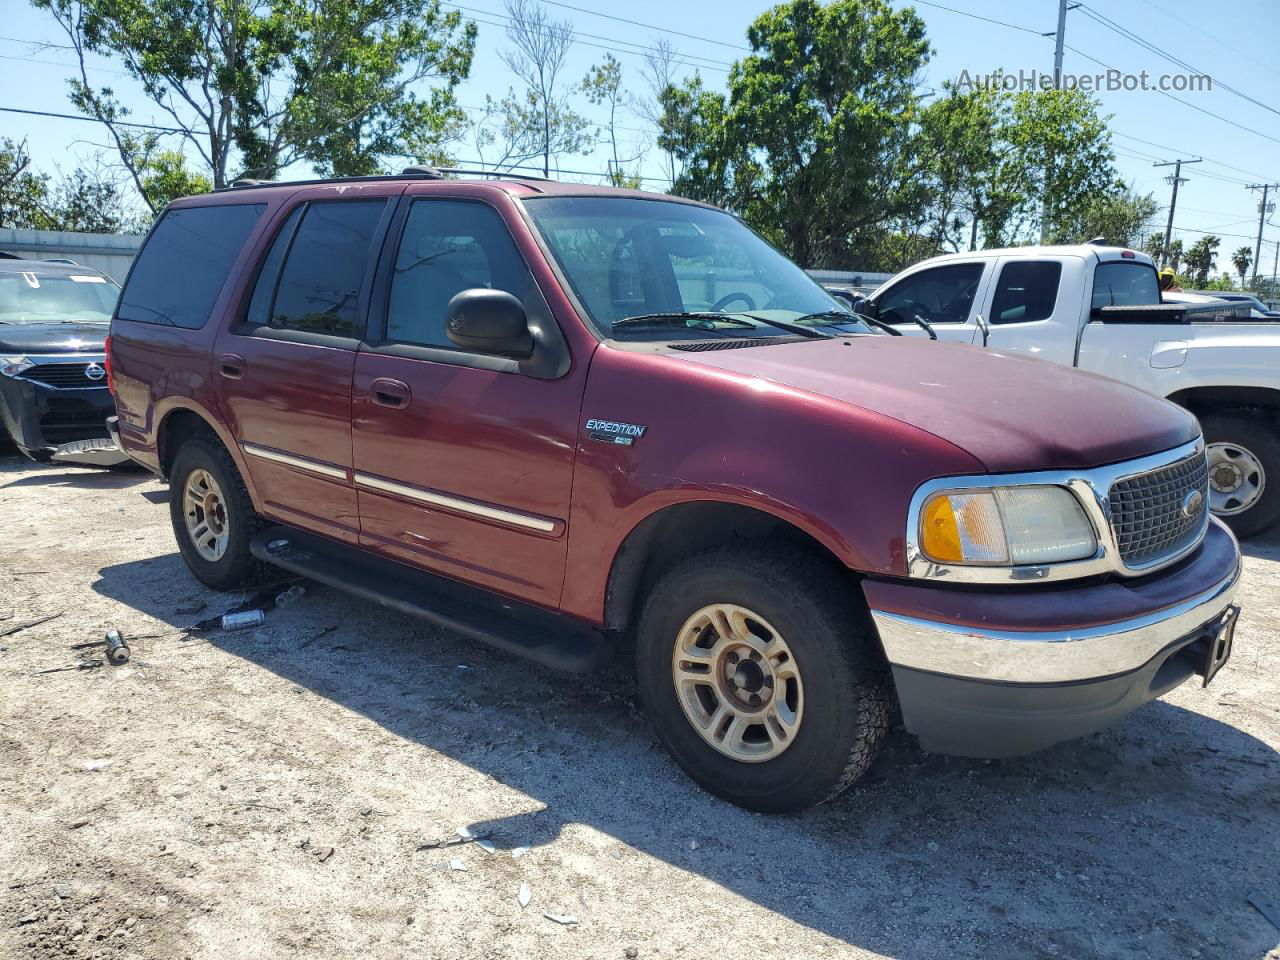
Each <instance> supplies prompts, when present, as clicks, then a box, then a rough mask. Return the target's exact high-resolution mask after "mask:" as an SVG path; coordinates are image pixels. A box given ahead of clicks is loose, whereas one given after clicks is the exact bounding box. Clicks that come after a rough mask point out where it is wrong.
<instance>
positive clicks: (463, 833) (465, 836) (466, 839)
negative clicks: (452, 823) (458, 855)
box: [416, 827, 493, 853]
mask: <svg viewBox="0 0 1280 960" xmlns="http://www.w3.org/2000/svg"><path fill="white" fill-rule="evenodd" d="M457 833H458V835H457V836H456V837H445V838H444V839H443V840H435V841H432V842H428V843H420V844H418V846H417V848H416V849H418V850H443V849H444V848H445V847H460V846H462V844H464V843H477V842H478V841H480V840H488V838H489V835H488V834H487V833H482V834H478V835H477V834H473V833H472V832H471V831H470V830H468V829H467V828H466V827H459V828H458V831H457ZM481 849H483V850H485V852H486V853H492V852H493V844H489V845H488V847H487V848H485V847H482V848H481Z"/></svg>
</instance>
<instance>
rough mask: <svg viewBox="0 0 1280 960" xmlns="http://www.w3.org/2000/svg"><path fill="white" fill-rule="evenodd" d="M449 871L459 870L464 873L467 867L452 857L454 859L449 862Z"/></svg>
mask: <svg viewBox="0 0 1280 960" xmlns="http://www.w3.org/2000/svg"><path fill="white" fill-rule="evenodd" d="M449 869H450V870H461V871H464V872H465V871H466V869H467V865H466V864H465V863H463V862H462V861H461V860H459V859H458V858H457V857H454V859H452V860H450V861H449Z"/></svg>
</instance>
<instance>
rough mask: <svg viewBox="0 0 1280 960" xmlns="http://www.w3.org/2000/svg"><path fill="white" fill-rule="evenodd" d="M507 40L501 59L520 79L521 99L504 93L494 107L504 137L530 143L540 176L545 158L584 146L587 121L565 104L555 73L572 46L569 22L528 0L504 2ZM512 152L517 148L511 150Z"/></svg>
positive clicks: (547, 167) (546, 172)
mask: <svg viewBox="0 0 1280 960" xmlns="http://www.w3.org/2000/svg"><path fill="white" fill-rule="evenodd" d="M507 16H508V17H509V18H510V23H509V24H508V26H507V39H509V40H510V41H511V43H512V44H513V45H514V49H511V50H504V51H503V52H502V61H503V62H504V63H505V64H506V65H507V67H508V68H509V69H510V70H511V72H512V73H514V74H515V75H516V76H517V77H519V78H520V80H521V81H522V82H523V83H524V85H525V87H526V92H525V95H524V96H523V97H521V96H519V95H518V94H516V92H515V91H514V90H512V91H510V92H509V93H508V94H507V96H506V97H505V98H504V99H503V101H502V104H501V106H500V113H501V116H502V125H503V133H504V136H506V137H507V139H508V141H511V140H512V139H514V140H515V141H517V142H519V143H524V142H528V141H532V142H536V143H537V145H538V150H537V153H536V154H534V155H535V156H536V155H540V156H541V157H542V174H543V176H547V177H549V176H551V158H552V157H555V156H558V155H559V154H562V153H575V152H577V151H578V150H581V149H582V148H583V146H584V144H585V136H584V133H585V130H586V126H587V122H586V120H585V119H583V118H582V117H581V116H579V115H578V114H577V113H576V112H575V111H574V110H573V109H572V108H571V107H570V105H569V100H568V97H567V95H566V94H565V93H564V92H563V91H562V89H561V83H560V79H561V74H562V73H563V72H564V68H565V61H566V60H567V59H568V56H569V51H570V50H571V49H572V47H573V39H574V38H573V25H572V24H571V23H570V22H569V21H568V20H553V19H551V17H550V16H548V14H547V11H546V9H545V8H544V7H542V6H541V5H540V4H537V3H534V2H532V0H507ZM515 152H516V153H517V154H518V153H520V152H521V150H520V149H518V148H517V150H516V151H515Z"/></svg>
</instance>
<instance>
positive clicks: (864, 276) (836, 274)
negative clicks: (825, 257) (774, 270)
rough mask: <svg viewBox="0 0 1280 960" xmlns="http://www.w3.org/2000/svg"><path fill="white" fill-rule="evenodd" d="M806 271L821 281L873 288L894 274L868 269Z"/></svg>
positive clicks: (837, 284)
mask: <svg viewBox="0 0 1280 960" xmlns="http://www.w3.org/2000/svg"><path fill="white" fill-rule="evenodd" d="M805 272H806V273H808V274H809V276H811V277H813V279H815V280H817V281H818V282H819V283H830V284H833V285H836V286H845V287H871V288H873V289H874V288H875V287H878V286H880V284H882V283H884V282H885V281H886V280H888V279H889V278H890V277H892V276H893V274H892V273H876V272H874V271H868V270H806V271H805Z"/></svg>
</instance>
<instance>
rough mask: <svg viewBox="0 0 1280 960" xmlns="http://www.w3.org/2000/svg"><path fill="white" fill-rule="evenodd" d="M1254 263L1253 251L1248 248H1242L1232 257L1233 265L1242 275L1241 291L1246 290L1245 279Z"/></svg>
mask: <svg viewBox="0 0 1280 960" xmlns="http://www.w3.org/2000/svg"><path fill="white" fill-rule="evenodd" d="M1252 263H1253V251H1252V250H1250V249H1249V248H1248V247H1241V248H1240V249H1239V250H1237V251H1236V252H1235V253H1233V254H1232V255H1231V264H1232V266H1234V267H1235V268H1236V272H1237V273H1238V274H1240V289H1241V290H1243V289H1244V277H1245V274H1246V273H1248V272H1249V267H1250V265H1251V264H1252Z"/></svg>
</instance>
